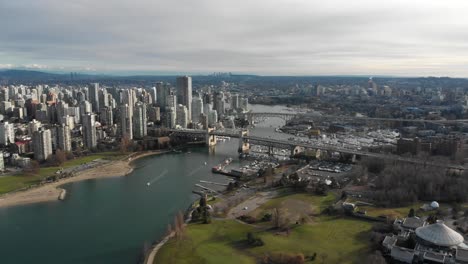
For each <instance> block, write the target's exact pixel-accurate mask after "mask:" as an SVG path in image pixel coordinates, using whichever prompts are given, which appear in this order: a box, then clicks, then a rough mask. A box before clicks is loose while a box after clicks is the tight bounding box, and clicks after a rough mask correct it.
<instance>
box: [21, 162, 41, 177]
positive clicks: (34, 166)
mask: <svg viewBox="0 0 468 264" xmlns="http://www.w3.org/2000/svg"><path fill="white" fill-rule="evenodd" d="M40 170H41V166H40V165H39V162H38V161H37V160H31V164H29V166H28V167H26V168H25V169H24V172H25V173H26V174H27V175H29V176H34V175H37V174H39V171H40Z"/></svg>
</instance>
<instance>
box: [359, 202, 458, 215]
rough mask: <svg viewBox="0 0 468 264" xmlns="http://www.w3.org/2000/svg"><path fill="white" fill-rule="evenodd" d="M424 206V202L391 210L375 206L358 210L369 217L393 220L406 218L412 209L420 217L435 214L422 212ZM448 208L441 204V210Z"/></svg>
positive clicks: (390, 208)
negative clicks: (364, 212)
mask: <svg viewBox="0 0 468 264" xmlns="http://www.w3.org/2000/svg"><path fill="white" fill-rule="evenodd" d="M426 203H429V202H426ZM423 204H424V202H418V203H415V204H412V205H408V206H404V207H389V208H386V207H374V206H358V210H360V211H366V212H367V215H369V216H374V217H377V216H380V215H384V216H389V217H393V218H403V217H406V216H407V215H408V213H409V211H410V209H411V208H413V209H414V210H415V212H416V215H418V216H428V215H430V214H432V213H434V211H422V210H420V209H419V208H421V206H422V205H423ZM448 207H449V205H447V204H441V205H440V209H441V210H444V209H447V208H448Z"/></svg>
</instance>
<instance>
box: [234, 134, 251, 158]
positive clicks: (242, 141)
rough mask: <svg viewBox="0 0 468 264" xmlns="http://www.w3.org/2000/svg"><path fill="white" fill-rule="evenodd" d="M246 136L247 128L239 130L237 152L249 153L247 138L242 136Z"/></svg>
mask: <svg viewBox="0 0 468 264" xmlns="http://www.w3.org/2000/svg"><path fill="white" fill-rule="evenodd" d="M248 136H249V130H241V131H240V132H239V149H238V150H237V151H238V152H239V153H249V151H250V143H249V140H248V139H246V138H244V137H248Z"/></svg>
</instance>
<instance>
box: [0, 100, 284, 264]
mask: <svg viewBox="0 0 468 264" xmlns="http://www.w3.org/2000/svg"><path fill="white" fill-rule="evenodd" d="M253 109H254V111H258V112H264V111H270V112H277V111H282V110H284V108H283V107H266V106H254V107H253ZM281 123H282V121H281V120H279V119H270V120H268V121H267V122H264V123H263V124H259V125H258V126H257V127H256V128H255V129H254V131H252V134H255V135H261V136H264V135H273V134H276V135H277V136H282V137H285V135H282V134H279V135H278V134H277V133H274V132H272V130H273V128H272V127H271V126H273V127H276V126H278V125H280V124H281ZM237 142H238V141H237V140H231V141H227V142H225V143H221V144H218V146H217V147H216V151H215V154H213V153H209V151H208V149H207V148H203V147H199V148H192V149H188V150H187V152H184V153H171V154H165V155H160V156H153V157H146V158H143V159H140V160H138V161H136V164H135V165H136V167H137V168H136V169H135V170H134V172H133V173H132V174H131V175H129V176H128V177H117V178H108V179H94V180H87V181H82V182H75V183H70V184H67V185H64V188H66V189H67V191H68V193H67V195H68V196H67V199H66V200H65V201H63V202H47V203H39V204H33V205H25V206H16V207H10V208H3V209H0V263H2V264H10V263H12V264H21V263H39V264H42V263H44V264H55V263H57V264H63V263H67V264H68V263H70V264H75V263H76V264H78V263H87V264H88V263H89V264H94V263H95V264H103V263H112V264H120V263H122V264H133V263H136V261H137V257H138V255H139V253H140V250H141V248H142V246H143V243H144V242H145V241H153V240H155V239H158V238H160V237H161V236H162V235H163V234H164V233H165V231H166V228H167V225H168V224H169V223H170V222H172V219H173V217H174V215H175V214H176V213H177V212H178V211H179V210H182V211H183V210H185V209H186V208H187V207H188V205H189V204H190V203H191V202H192V201H193V200H194V199H196V198H197V196H195V195H193V194H192V193H191V191H192V190H193V188H194V184H196V183H199V180H201V179H203V180H209V181H210V180H211V181H214V182H227V181H228V178H226V177H223V176H220V175H214V174H212V173H211V172H210V170H211V167H213V166H214V165H216V164H218V163H219V162H220V161H222V160H223V159H225V158H228V157H237V153H236V151H237V144H238V143H237ZM188 152H190V153H188ZM205 162H207V163H208V165H207V166H205V165H204V163H205ZM235 162H238V161H237V160H236V161H235ZM147 182H151V185H150V186H147ZM202 185H203V184H202ZM210 187H212V186H210Z"/></svg>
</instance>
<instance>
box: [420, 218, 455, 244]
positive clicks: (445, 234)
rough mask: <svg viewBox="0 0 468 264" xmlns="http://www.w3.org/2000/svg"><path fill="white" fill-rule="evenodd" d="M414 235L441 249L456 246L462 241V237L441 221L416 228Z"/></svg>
mask: <svg viewBox="0 0 468 264" xmlns="http://www.w3.org/2000/svg"><path fill="white" fill-rule="evenodd" d="M416 235H417V236H418V237H419V238H421V239H423V240H425V241H427V242H429V243H432V244H434V245H437V246H442V247H451V246H457V245H459V244H461V243H463V240H464V239H463V236H462V235H460V234H459V233H457V232H456V231H454V230H453V229H451V228H449V227H448V226H446V225H445V224H444V223H443V222H442V221H438V222H437V223H435V224H432V225H427V226H423V227H419V228H417V229H416Z"/></svg>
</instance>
